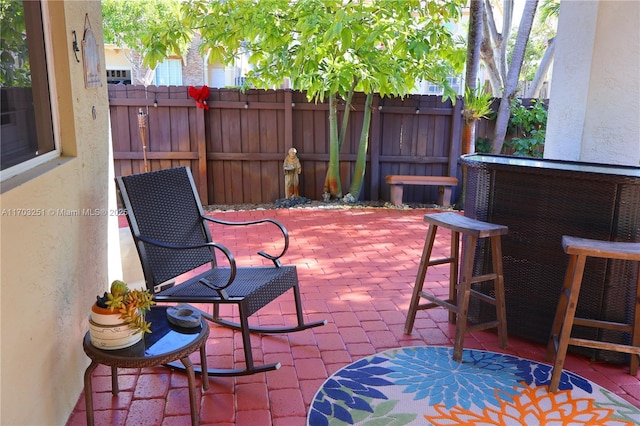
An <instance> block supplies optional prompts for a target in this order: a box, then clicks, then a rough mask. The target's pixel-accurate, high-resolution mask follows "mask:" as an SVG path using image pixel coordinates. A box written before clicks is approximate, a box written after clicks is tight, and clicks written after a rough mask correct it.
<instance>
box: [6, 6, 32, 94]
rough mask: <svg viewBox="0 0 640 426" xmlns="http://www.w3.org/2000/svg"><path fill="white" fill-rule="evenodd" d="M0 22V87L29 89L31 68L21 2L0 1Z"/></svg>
mask: <svg viewBox="0 0 640 426" xmlns="http://www.w3.org/2000/svg"><path fill="white" fill-rule="evenodd" d="M0 22H2V24H0V86H2V87H30V86H31V68H30V66H29V51H28V50H27V40H26V28H25V23H24V7H23V6H22V2H18V1H15V0H0Z"/></svg>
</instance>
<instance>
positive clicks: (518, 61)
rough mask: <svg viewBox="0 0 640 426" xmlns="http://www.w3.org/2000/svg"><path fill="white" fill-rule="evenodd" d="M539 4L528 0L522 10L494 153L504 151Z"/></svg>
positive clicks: (499, 114) (500, 111)
mask: <svg viewBox="0 0 640 426" xmlns="http://www.w3.org/2000/svg"><path fill="white" fill-rule="evenodd" d="M537 6H538V0H526V3H525V5H524V10H523V11H522V19H521V20H520V28H519V29H518V37H517V38H516V43H515V45H514V47H513V55H512V58H511V66H510V67H509V73H508V74H507V79H506V82H505V88H504V93H503V94H502V100H501V101H500V107H499V108H498V116H497V118H496V127H495V131H494V134H493V140H492V141H491V152H492V153H494V154H499V153H500V152H501V151H502V145H503V143H504V137H505V135H506V133H507V125H508V124H509V116H510V115H511V101H512V100H513V98H514V97H515V95H516V93H517V89H518V78H519V77H520V69H521V68H522V62H523V60H524V52H525V49H526V47H527V42H528V41H529V34H530V33H531V27H532V26H533V18H534V16H535V14H536V8H537Z"/></svg>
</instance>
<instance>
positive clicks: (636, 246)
mask: <svg viewBox="0 0 640 426" xmlns="http://www.w3.org/2000/svg"><path fill="white" fill-rule="evenodd" d="M562 248H563V249H564V252H565V253H567V254H568V255H570V257H569V266H568V267H567V272H566V275H565V279H564V284H563V286H562V292H561V294H560V301H559V302H558V308H557V310H556V315H555V318H554V320H553V326H552V328H551V337H550V338H549V343H548V345H547V353H546V359H547V361H549V360H551V358H552V356H553V355H554V354H555V362H554V364H553V372H552V374H551V383H550V385H549V391H550V392H556V391H557V390H558V385H559V384H560V376H561V375H562V367H563V366H564V360H565V358H566V355H567V347H568V345H574V346H583V347H587V348H594V349H605V350H609V351H615V352H625V353H629V354H631V365H630V368H629V373H630V374H631V375H633V376H635V375H636V374H638V356H640V270H639V271H638V282H637V283H636V284H635V285H636V298H635V308H634V316H633V323H631V324H625V323H618V322H611V321H601V320H596V319H587V318H578V317H576V316H575V314H576V307H577V305H578V296H579V295H580V286H581V285H582V277H583V275H584V266H585V263H586V260H587V257H599V258H605V259H620V260H630V261H636V262H638V265H640V243H629V242H612V241H600V240H590V239H586V238H577V237H570V236H567V235H565V236H563V237H562ZM574 324H575V325H579V326H584V327H594V328H599V329H607V330H618V331H627V332H631V344H630V345H624V344H618V343H609V342H603V341H599V340H590V339H579V338H574V337H571V329H572V327H573V325H574Z"/></svg>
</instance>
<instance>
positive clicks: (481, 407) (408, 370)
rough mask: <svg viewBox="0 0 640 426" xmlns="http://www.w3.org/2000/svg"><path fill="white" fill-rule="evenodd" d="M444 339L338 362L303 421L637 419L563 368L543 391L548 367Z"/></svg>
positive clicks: (638, 414) (312, 424)
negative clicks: (552, 387)
mask: <svg viewBox="0 0 640 426" xmlns="http://www.w3.org/2000/svg"><path fill="white" fill-rule="evenodd" d="M452 351H453V349H452V348H451V347H446V346H416V347H406V348H398V349H390V350H387V351H384V352H381V353H378V354H376V355H372V356H369V357H367V358H363V359H361V360H359V361H356V362H354V363H352V364H349V365H347V366H346V367H343V368H342V369H340V370H338V371H337V372H336V373H335V374H333V375H332V376H331V377H329V378H328V379H327V380H326V381H325V382H324V384H323V385H322V386H321V387H320V389H319V390H318V392H317V393H316V395H315V397H314V399H313V402H312V403H311V407H310V408H309V413H308V416H307V424H308V425H309V426H324V425H332V426H333V425H372V426H377V425H509V426H512V425H523V426H525V425H526V426H529V425H567V424H571V425H637V424H640V409H638V408H636V407H634V406H633V405H631V404H630V403H628V402H626V401H625V400H623V399H622V398H620V397H619V396H617V395H615V394H613V393H612V392H610V391H608V390H606V389H605V388H603V387H601V386H599V385H597V384H595V383H593V382H591V381H589V380H587V379H585V378H583V377H580V376H578V375H576V374H573V373H571V372H568V371H566V370H565V371H563V372H562V377H561V379H560V387H559V389H558V392H556V393H549V392H548V385H549V381H550V380H551V366H549V365H546V364H542V363H539V362H535V361H531V360H528V359H524V358H519V357H516V356H512V355H505V354H499V353H495V352H486V351H479V350H470V349H465V350H464V351H463V353H462V363H457V362H455V361H453V359H452V358H451V356H452Z"/></svg>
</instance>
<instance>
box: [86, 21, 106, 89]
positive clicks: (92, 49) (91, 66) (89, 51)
mask: <svg viewBox="0 0 640 426" xmlns="http://www.w3.org/2000/svg"><path fill="white" fill-rule="evenodd" d="M82 63H83V65H84V86H85V87H86V88H87V89H95V88H97V87H102V72H101V71H100V50H99V49H98V43H97V42H96V38H95V37H94V35H93V31H92V30H91V23H90V22H89V14H86V15H85V18H84V38H83V39H82Z"/></svg>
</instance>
